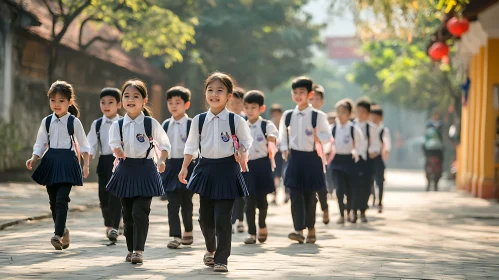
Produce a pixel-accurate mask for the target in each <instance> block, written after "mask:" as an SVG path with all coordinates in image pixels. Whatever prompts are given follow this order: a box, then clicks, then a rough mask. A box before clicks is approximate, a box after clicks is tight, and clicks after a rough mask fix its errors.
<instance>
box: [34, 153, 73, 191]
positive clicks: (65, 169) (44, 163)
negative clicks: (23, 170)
mask: <svg viewBox="0 0 499 280" xmlns="http://www.w3.org/2000/svg"><path fill="white" fill-rule="evenodd" d="M31 178H33V180H35V182H37V183H38V184H40V185H42V186H50V185H54V184H57V183H65V184H71V185H72V186H83V174H82V171H81V166H80V163H79V162H78V158H77V157H76V154H75V152H74V151H71V150H70V149H52V148H50V149H48V151H47V152H46V153H45V154H44V155H43V157H42V160H41V162H40V165H39V166H38V167H37V168H36V170H35V172H33V175H31Z"/></svg>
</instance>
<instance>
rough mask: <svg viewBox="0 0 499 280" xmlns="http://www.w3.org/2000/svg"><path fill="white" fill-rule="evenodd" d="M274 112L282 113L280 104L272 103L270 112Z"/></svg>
mask: <svg viewBox="0 0 499 280" xmlns="http://www.w3.org/2000/svg"><path fill="white" fill-rule="evenodd" d="M274 112H279V113H281V114H282V113H283V110H282V106H281V105H279V104H272V106H271V107H270V113H274Z"/></svg>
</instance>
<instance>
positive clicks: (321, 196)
mask: <svg viewBox="0 0 499 280" xmlns="http://www.w3.org/2000/svg"><path fill="white" fill-rule="evenodd" d="M317 196H318V197H319V203H320V205H321V209H322V212H325V211H328V204H327V189H322V190H320V191H318V192H317Z"/></svg>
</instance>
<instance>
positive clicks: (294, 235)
mask: <svg viewBox="0 0 499 280" xmlns="http://www.w3.org/2000/svg"><path fill="white" fill-rule="evenodd" d="M288 238H289V239H291V240H294V241H298V243H300V244H301V243H303V241H305V237H304V236H303V235H301V234H299V233H298V232H292V233H290V234H288Z"/></svg>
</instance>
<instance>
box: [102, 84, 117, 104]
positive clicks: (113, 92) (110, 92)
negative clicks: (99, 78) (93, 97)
mask: <svg viewBox="0 0 499 280" xmlns="http://www.w3.org/2000/svg"><path fill="white" fill-rule="evenodd" d="M104 96H111V97H114V98H115V99H116V102H118V103H120V102H121V92H120V90H119V89H117V88H112V87H105V88H103V89H102V90H101V91H100V95H99V99H102V97H104Z"/></svg>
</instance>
